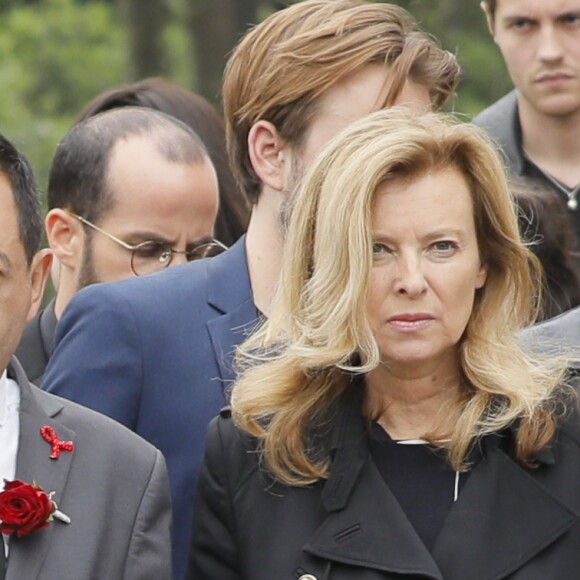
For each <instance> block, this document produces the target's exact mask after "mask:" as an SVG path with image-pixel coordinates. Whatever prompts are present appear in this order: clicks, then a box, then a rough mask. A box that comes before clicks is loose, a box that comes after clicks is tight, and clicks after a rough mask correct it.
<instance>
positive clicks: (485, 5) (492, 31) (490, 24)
mask: <svg viewBox="0 0 580 580" xmlns="http://www.w3.org/2000/svg"><path fill="white" fill-rule="evenodd" d="M479 7H480V8H481V9H482V10H483V13H484V14H485V19H486V20H487V29H488V30H489V33H490V34H491V35H492V36H495V20H494V18H493V14H492V13H491V10H490V9H489V4H488V3H487V2H486V1H485V0H482V2H480V3H479Z"/></svg>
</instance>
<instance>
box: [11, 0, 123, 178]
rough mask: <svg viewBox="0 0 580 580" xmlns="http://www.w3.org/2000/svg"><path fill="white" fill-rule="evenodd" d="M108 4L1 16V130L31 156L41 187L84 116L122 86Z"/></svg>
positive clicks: (52, 2) (61, 2) (65, 4)
mask: <svg viewBox="0 0 580 580" xmlns="http://www.w3.org/2000/svg"><path fill="white" fill-rule="evenodd" d="M116 14H117V13H116V11H115V10H114V8H113V7H111V5H110V3H107V2H103V1H87V2H84V3H82V4H78V3H76V2H75V1H74V0H43V1H42V2H38V3H36V4H35V5H34V6H28V5H26V4H24V5H20V6H14V7H13V8H12V9H11V10H8V11H7V12H5V13H3V15H2V31H3V34H2V35H1V36H0V86H2V107H0V130H1V131H2V132H3V133H5V134H6V135H7V136H8V137H9V138H10V139H12V140H13V141H15V143H16V144H17V145H18V146H19V147H20V148H21V149H22V150H23V151H24V152H25V153H26V155H27V156H28V157H29V158H30V160H31V162H32V163H33V165H34V167H35V170H36V172H37V175H38V177H39V182H40V184H41V186H42V187H44V185H45V183H46V177H47V174H48V169H49V167H50V161H51V159H52V154H53V152H54V148H55V146H56V144H57V142H58V141H59V140H60V138H61V137H62V136H63V135H64V133H65V132H66V131H67V130H68V128H69V127H70V124H71V122H72V120H73V118H74V117H75V115H76V114H77V113H78V112H79V110H80V109H81V108H82V107H83V106H84V105H85V104H86V103H87V102H88V101H89V100H90V99H92V98H93V97H94V96H95V95H96V94H98V93H99V92H101V91H102V90H104V89H106V88H110V87H111V86H112V85H116V84H120V83H122V82H124V72H125V69H126V49H125V45H124V42H125V41H124V36H123V32H122V29H121V26H120V23H119V22H118V20H117V18H116Z"/></svg>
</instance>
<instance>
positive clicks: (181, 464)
mask: <svg viewBox="0 0 580 580" xmlns="http://www.w3.org/2000/svg"><path fill="white" fill-rule="evenodd" d="M256 318H257V310H256V307H255V306H254V304H253V302H252V295H251V288H250V280H249V274H248V267H247V263H246V253H245V242H244V238H242V239H241V240H239V241H238V242H237V243H236V244H235V245H234V246H233V247H232V248H231V249H230V250H228V251H227V252H225V253H224V254H222V255H220V256H217V257H215V258H211V259H208V260H201V261H199V262H193V263H190V264H187V265H185V266H177V267H174V268H169V269H167V270H165V271H163V272H160V273H157V274H153V275H150V276H145V277H142V278H133V279H130V280H123V281H121V282H114V283H110V284H97V285H94V286H90V287H88V288H86V289H84V290H82V291H81V292H79V293H78V294H77V296H75V298H74V299H73V300H72V301H71V303H70V304H69V305H68V307H67V309H66V311H65V314H64V316H63V317H62V319H61V321H60V323H59V325H58V329H57V335H56V346H55V350H54V354H53V356H52V358H51V360H50V363H49V366H48V367H47V370H46V374H45V379H44V383H43V388H45V389H46V390H47V391H50V392H52V393H57V394H59V395H61V396H63V397H65V398H68V399H71V400H74V401H76V402H78V403H81V404H82V405H86V406H87V407H90V408H91V409H95V410H97V411H100V412H102V413H104V414H106V415H108V416H109V417H112V418H113V419H116V420H117V421H119V422H121V423H123V424H124V425H126V426H127V427H129V429H131V430H133V431H135V432H136V433H138V434H139V435H141V436H142V437H143V438H145V439H146V440H147V441H149V442H150V443H152V444H153V445H155V446H156V447H158V448H159V449H160V450H161V451H162V452H163V454H164V455H165V459H166V462H167V468H168V472H169V480H170V484H171V492H172V501H173V524H174V530H173V550H174V574H175V578H176V579H177V580H179V579H181V578H183V576H184V573H185V566H186V561H187V549H188V545H189V537H190V530H191V521H192V514H193V491H194V486H195V480H196V476H197V472H198V468H199V464H200V462H201V458H202V455H203V449H204V442H205V433H206V430H207V425H208V423H209V422H210V420H211V419H212V417H214V416H215V415H217V414H218V413H219V410H220V408H221V407H222V406H223V405H224V404H225V402H226V396H225V391H226V388H227V386H228V384H229V382H230V381H231V380H232V379H233V368H232V352H233V349H234V347H235V345H237V344H239V343H240V342H241V341H242V340H243V338H244V337H245V335H246V332H247V330H248V328H249V327H251V326H252V323H253V322H255V320H256Z"/></svg>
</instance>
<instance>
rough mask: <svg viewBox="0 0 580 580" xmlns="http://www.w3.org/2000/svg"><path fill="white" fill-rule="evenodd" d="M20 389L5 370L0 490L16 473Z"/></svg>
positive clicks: (0, 397) (0, 396) (0, 402)
mask: <svg viewBox="0 0 580 580" xmlns="http://www.w3.org/2000/svg"><path fill="white" fill-rule="evenodd" d="M19 411H20V389H19V387H18V384H17V383H16V381H13V380H12V379H9V378H8V377H7V375H6V371H4V372H3V373H2V376H0V490H2V489H4V480H5V479H7V480H8V481H12V480H13V479H14V476H15V474H16V454H17V453H18V435H19V432H20V413H19ZM8 539H9V537H8V536H6V535H5V536H4V548H5V550H6V555H7V556H8Z"/></svg>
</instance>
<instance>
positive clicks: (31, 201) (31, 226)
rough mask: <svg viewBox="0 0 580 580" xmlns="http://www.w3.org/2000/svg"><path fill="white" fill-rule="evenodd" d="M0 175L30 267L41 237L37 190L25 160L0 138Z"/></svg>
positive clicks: (40, 213) (32, 174) (40, 214)
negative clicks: (11, 200)
mask: <svg viewBox="0 0 580 580" xmlns="http://www.w3.org/2000/svg"><path fill="white" fill-rule="evenodd" d="M0 171H1V172H2V173H4V175H6V177H8V181H9V182H10V187H11V189H12V194H13V195H14V202H15V203H16V210H17V212H18V228H19V230H20V241H21V242H22V246H23V247H24V253H25V255H26V261H27V262H28V265H29V266H30V264H31V263H32V258H33V257H34V254H35V253H36V252H37V251H38V248H39V246H40V239H41V237H42V226H43V224H42V210H41V207H40V199H39V193H38V187H37V185H36V179H35V177H34V173H33V171H32V167H31V166H30V163H29V162H28V159H26V157H25V156H24V155H23V154H22V153H20V151H18V150H17V149H16V148H15V147H14V145H12V143H10V141H8V139H6V137H4V136H3V135H1V134H0Z"/></svg>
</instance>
